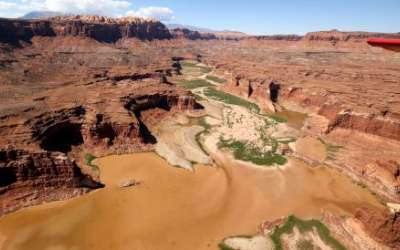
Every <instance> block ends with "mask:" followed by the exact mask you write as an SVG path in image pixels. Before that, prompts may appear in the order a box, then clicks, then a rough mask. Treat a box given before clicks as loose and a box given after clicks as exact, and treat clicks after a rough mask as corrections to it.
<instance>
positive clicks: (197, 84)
mask: <svg viewBox="0 0 400 250" xmlns="http://www.w3.org/2000/svg"><path fill="white" fill-rule="evenodd" d="M177 85H178V86H181V87H183V88H185V89H197V88H202V87H212V86H213V85H212V84H211V83H209V82H207V81H206V80H202V79H196V80H191V81H182V82H178V83H177Z"/></svg>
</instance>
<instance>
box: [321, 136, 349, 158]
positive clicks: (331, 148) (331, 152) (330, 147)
mask: <svg viewBox="0 0 400 250" xmlns="http://www.w3.org/2000/svg"><path fill="white" fill-rule="evenodd" d="M318 140H319V141H320V142H321V143H322V144H324V146H325V149H326V153H327V155H328V156H327V158H328V159H330V160H333V159H335V153H336V152H338V151H339V150H340V149H342V148H343V146H340V145H334V144H330V143H328V142H326V141H324V140H323V139H322V138H318Z"/></svg>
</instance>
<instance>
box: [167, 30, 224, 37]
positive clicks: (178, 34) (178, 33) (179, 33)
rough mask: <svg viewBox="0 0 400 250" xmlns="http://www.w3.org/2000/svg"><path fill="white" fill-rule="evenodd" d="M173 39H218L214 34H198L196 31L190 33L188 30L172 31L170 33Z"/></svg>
mask: <svg viewBox="0 0 400 250" xmlns="http://www.w3.org/2000/svg"><path fill="white" fill-rule="evenodd" d="M171 33H172V37H173V38H174V39H189V40H215V39H218V38H217V36H216V35H215V34H212V33H200V32H198V31H192V30H189V29H179V28H178V29H173V30H172V31H171Z"/></svg>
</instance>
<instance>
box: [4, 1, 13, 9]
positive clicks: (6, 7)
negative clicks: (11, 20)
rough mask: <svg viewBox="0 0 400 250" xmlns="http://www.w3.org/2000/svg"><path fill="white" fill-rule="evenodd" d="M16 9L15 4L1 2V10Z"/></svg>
mask: <svg viewBox="0 0 400 250" xmlns="http://www.w3.org/2000/svg"><path fill="white" fill-rule="evenodd" d="M15 7H16V4H15V3H10V2H3V1H0V10H8V9H12V8H15Z"/></svg>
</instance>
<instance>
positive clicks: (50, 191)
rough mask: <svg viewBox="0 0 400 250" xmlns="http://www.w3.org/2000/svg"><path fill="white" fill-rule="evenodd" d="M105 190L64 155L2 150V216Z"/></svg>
mask: <svg viewBox="0 0 400 250" xmlns="http://www.w3.org/2000/svg"><path fill="white" fill-rule="evenodd" d="M101 187H103V185H102V184H101V183H99V182H96V181H94V180H93V179H92V177H90V176H88V175H85V174H83V173H82V171H81V169H80V168H79V167H78V166H77V165H76V163H75V162H74V161H73V160H71V159H70V158H69V157H68V156H67V155H65V154H63V153H60V152H29V151H24V150H18V149H13V148H5V149H0V203H1V207H0V216H1V215H3V214H5V213H9V212H12V211H15V210H17V209H20V208H22V207H25V206H32V205H36V204H40V203H42V202H49V201H54V200H63V199H68V198H71V197H74V196H77V195H80V194H84V193H87V192H89V191H90V190H92V189H96V188H101Z"/></svg>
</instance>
